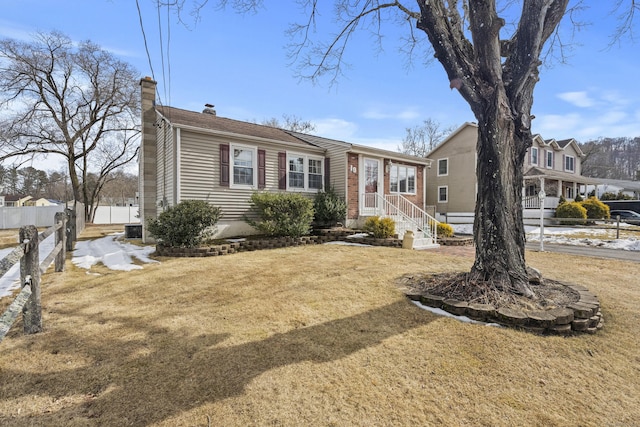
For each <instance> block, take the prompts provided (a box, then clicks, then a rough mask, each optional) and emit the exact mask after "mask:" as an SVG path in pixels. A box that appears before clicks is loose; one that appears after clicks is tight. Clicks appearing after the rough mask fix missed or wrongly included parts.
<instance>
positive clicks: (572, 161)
mask: <svg viewBox="0 0 640 427" xmlns="http://www.w3.org/2000/svg"><path fill="white" fill-rule="evenodd" d="M569 159H571V164H572V165H573V169H567V161H568V160H569ZM563 168H564V171H565V172H572V173H575V171H576V158H575V157H574V156H569V155H565V156H564V166H563Z"/></svg>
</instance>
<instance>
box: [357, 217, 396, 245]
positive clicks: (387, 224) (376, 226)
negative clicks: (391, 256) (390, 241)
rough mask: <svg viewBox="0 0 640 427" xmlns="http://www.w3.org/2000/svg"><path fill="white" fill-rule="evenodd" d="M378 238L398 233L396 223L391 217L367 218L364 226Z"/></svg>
mask: <svg viewBox="0 0 640 427" xmlns="http://www.w3.org/2000/svg"><path fill="white" fill-rule="evenodd" d="M362 229H363V230H364V231H365V232H367V233H370V234H372V235H373V237H375V238H378V239H386V238H388V237H391V236H393V235H394V234H396V223H395V222H394V221H393V220H392V219H391V218H389V217H385V218H380V217H379V216H372V217H369V218H367V220H366V221H365V222H364V227H363V228H362Z"/></svg>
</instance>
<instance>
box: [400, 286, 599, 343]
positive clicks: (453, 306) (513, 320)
mask: <svg viewBox="0 0 640 427" xmlns="http://www.w3.org/2000/svg"><path fill="white" fill-rule="evenodd" d="M564 286H567V287H568V288H569V289H571V290H573V291H574V292H576V293H577V294H578V295H579V298H578V301H576V302H573V303H571V304H568V305H567V306H566V307H558V308H553V309H549V310H515V309H510V308H505V307H503V308H499V309H496V308H495V307H494V306H493V305H490V304H476V303H467V302H466V301H458V300H454V299H446V298H444V297H441V296H437V295H430V294H407V297H408V298H409V299H411V300H413V301H419V302H420V303H422V304H424V305H426V306H429V307H433V308H440V309H442V310H444V311H446V312H448V313H451V314H455V315H459V316H467V317H469V318H471V319H473V320H478V321H481V322H489V323H498V324H500V325H503V326H508V327H512V328H518V329H523V330H526V331H530V332H534V333H539V334H555V335H569V334H573V333H591V334H594V333H596V332H597V331H599V330H600V329H602V328H603V327H604V317H603V316H602V312H601V310H600V302H599V300H598V297H597V296H596V295H594V294H593V293H591V292H590V291H589V290H588V289H587V288H585V287H584V286H581V285H574V284H565V285H564Z"/></svg>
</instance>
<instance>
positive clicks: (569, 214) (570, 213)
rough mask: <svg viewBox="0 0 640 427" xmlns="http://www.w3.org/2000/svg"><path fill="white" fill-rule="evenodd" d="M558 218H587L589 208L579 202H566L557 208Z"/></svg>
mask: <svg viewBox="0 0 640 427" xmlns="http://www.w3.org/2000/svg"><path fill="white" fill-rule="evenodd" d="M556 218H576V219H587V210H586V209H585V208H583V207H582V205H581V204H580V203H578V202H565V203H563V204H561V205H558V207H557V208H556Z"/></svg>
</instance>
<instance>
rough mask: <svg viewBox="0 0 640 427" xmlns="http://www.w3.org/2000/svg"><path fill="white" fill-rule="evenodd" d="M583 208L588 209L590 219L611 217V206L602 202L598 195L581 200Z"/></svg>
mask: <svg viewBox="0 0 640 427" xmlns="http://www.w3.org/2000/svg"><path fill="white" fill-rule="evenodd" d="M580 204H581V205H582V207H583V208H585V209H586V210H587V218H589V219H609V217H610V214H609V206H608V205H605V204H604V203H602V202H601V201H600V200H598V199H597V198H596V197H589V198H588V199H587V200H583V201H582V202H580Z"/></svg>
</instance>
